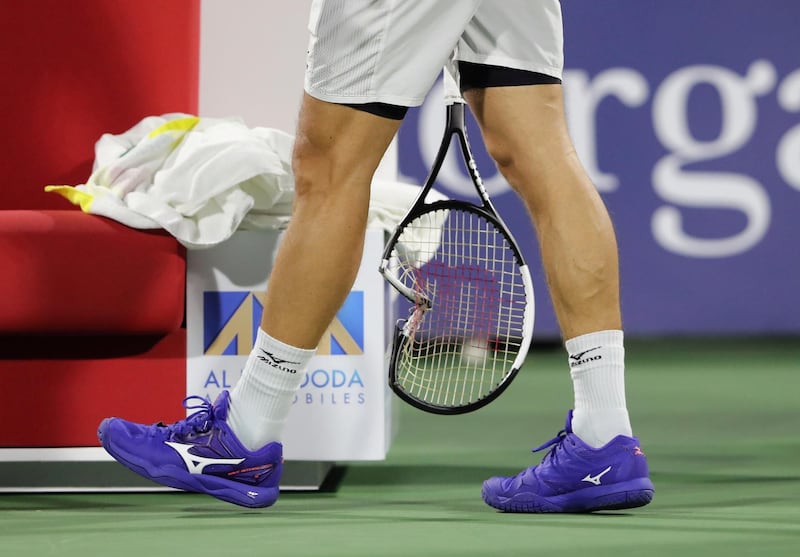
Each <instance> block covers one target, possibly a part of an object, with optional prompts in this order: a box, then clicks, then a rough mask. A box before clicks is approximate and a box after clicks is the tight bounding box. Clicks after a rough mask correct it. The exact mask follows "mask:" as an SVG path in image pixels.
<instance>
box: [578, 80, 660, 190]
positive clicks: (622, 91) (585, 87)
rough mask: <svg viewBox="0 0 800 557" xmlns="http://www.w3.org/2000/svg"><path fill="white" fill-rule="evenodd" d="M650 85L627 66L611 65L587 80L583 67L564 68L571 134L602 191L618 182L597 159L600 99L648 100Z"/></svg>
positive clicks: (633, 103) (635, 103)
mask: <svg viewBox="0 0 800 557" xmlns="http://www.w3.org/2000/svg"><path fill="white" fill-rule="evenodd" d="M649 95H650V87H649V85H648V84H647V81H646V80H645V78H644V77H643V76H642V75H641V74H639V73H638V72H636V71H634V70H631V69H628V68H611V69H608V70H605V71H603V72H601V73H599V74H598V75H597V76H596V77H595V78H594V79H592V80H589V74H588V73H587V72H585V71H582V70H566V71H565V72H564V108H565V110H566V113H567V121H568V124H569V129H570V136H571V137H572V142H573V144H574V145H575V150H576V151H577V152H578V157H579V158H580V160H581V163H583V166H584V168H585V169H586V172H588V173H589V176H590V177H591V178H592V181H593V182H594V184H595V186H596V187H597V189H598V190H599V191H601V192H612V191H614V190H616V189H617V187H618V186H619V179H618V178H617V176H616V175H614V174H610V173H606V172H603V171H602V170H600V167H599V163H598V160H597V129H596V126H597V110H598V107H599V106H600V103H601V102H602V101H603V100H605V99H606V98H608V97H614V98H616V99H618V100H620V101H621V102H622V103H623V104H625V105H626V106H629V107H637V106H641V105H643V104H644V103H645V102H647V98H648V96H649Z"/></svg>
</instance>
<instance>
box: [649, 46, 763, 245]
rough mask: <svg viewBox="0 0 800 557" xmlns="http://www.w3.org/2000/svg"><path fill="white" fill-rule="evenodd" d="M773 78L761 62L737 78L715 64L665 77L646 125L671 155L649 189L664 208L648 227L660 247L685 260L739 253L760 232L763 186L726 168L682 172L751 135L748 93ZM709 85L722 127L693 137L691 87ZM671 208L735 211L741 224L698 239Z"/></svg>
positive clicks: (753, 113) (754, 113) (753, 114)
mask: <svg viewBox="0 0 800 557" xmlns="http://www.w3.org/2000/svg"><path fill="white" fill-rule="evenodd" d="M775 82H776V74H775V68H774V67H773V65H772V64H771V63H769V62H766V61H757V62H753V64H751V65H750V68H749V69H748V71H747V74H746V75H745V76H744V77H743V76H740V75H738V74H736V73H734V72H733V71H731V70H729V69H727V68H723V67H720V66H703V65H698V66H689V67H686V68H682V69H680V70H678V71H677V72H675V73H673V74H672V75H670V76H668V77H667V79H665V80H664V82H663V83H662V85H661V87H659V89H658V91H657V92H656V95H655V98H654V99H653V126H654V131H655V133H656V135H657V136H658V138H659V140H660V141H661V143H662V144H663V145H664V146H665V147H667V148H668V149H670V151H671V153H670V154H669V155H666V156H665V157H663V158H662V159H661V160H660V161H658V162H657V163H656V165H655V168H654V169H653V188H654V190H655V191H656V193H657V194H658V195H659V196H660V197H661V198H662V199H663V200H664V201H667V202H668V203H670V204H671V205H666V206H663V207H660V208H658V209H656V211H655V212H654V213H653V218H652V231H653V236H654V237H655V239H656V241H657V242H658V243H659V244H660V245H661V246H662V247H664V248H665V249H667V250H669V251H671V252H673V253H677V254H680V255H685V256H689V257H730V256H733V255H736V254H739V253H743V252H745V251H747V250H748V249H750V248H751V247H753V246H754V245H755V244H757V243H758V242H759V241H760V240H761V239H762V238H763V237H764V235H765V234H766V231H767V229H768V228H769V221H770V212H771V209H770V201H769V197H768V196H767V194H766V192H765V190H764V187H763V186H762V185H761V184H760V183H759V182H758V181H756V180H755V179H754V178H751V177H749V176H745V175H740V174H733V173H730V172H710V171H693V170H686V169H685V168H684V166H685V165H688V164H691V163H695V162H701V161H709V160H713V159H716V158H719V157H723V156H726V155H730V154H732V153H734V152H736V151H738V150H739V149H741V148H742V146H744V145H745V144H746V143H747V141H748V140H749V139H750V138H751V137H752V136H753V132H754V130H755V127H756V122H757V120H758V106H757V104H756V100H755V98H756V97H757V96H762V95H765V94H766V93H768V92H769V91H770V90H771V89H772V88H774V86H775ZM700 84H707V85H711V86H712V87H714V88H715V90H716V91H717V93H718V94H719V98H720V104H721V110H722V126H721V129H720V132H719V134H718V136H717V137H716V138H714V139H711V140H700V139H697V138H696V137H694V136H693V135H692V133H691V130H690V129H689V118H688V114H687V113H688V104H689V95H690V93H691V92H692V90H693V89H694V88H695V87H697V86H698V85H700ZM675 205H678V206H683V207H694V208H718V209H732V210H737V211H741V212H742V213H744V215H745V216H746V218H747V223H746V225H745V228H744V229H743V230H741V231H739V232H737V233H736V234H733V235H730V236H727V237H723V238H698V237H694V236H692V235H690V234H689V233H687V232H686V231H685V230H684V228H683V226H682V217H681V214H680V210H679V209H678V208H677V207H675Z"/></svg>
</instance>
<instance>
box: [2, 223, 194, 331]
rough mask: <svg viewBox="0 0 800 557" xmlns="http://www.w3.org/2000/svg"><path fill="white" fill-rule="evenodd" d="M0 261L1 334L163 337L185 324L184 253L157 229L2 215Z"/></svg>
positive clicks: (170, 238)
mask: <svg viewBox="0 0 800 557" xmlns="http://www.w3.org/2000/svg"><path fill="white" fill-rule="evenodd" d="M0 262H2V271H1V272H0V292H2V294H3V295H2V296H0V333H6V334H8V333H15V334H26V333H27V334H30V333H34V334H38V333H41V334H54V333H55V334H58V333H61V334H63V333H67V334H102V335H113V334H166V333H169V332H172V331H175V330H176V329H178V328H180V326H181V323H182V321H183V315H184V290H185V274H186V263H185V249H184V248H183V246H181V245H180V244H179V243H178V242H177V241H176V240H175V239H174V238H173V237H172V236H169V235H168V234H166V233H164V232H162V231H153V232H150V231H140V230H134V229H131V228H128V227H126V226H123V225H121V224H119V223H117V222H114V221H111V220H108V219H105V218H102V217H96V216H93V215H87V214H85V213H82V212H81V211H80V210H78V209H69V210H65V211H0ZM98 342H100V341H98Z"/></svg>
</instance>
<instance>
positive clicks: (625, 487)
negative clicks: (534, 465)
mask: <svg viewBox="0 0 800 557" xmlns="http://www.w3.org/2000/svg"><path fill="white" fill-rule="evenodd" d="M481 494H482V496H483V500H484V501H485V502H486V504H487V505H489V506H491V507H494V508H495V509H498V510H501V511H503V512H512V513H590V512H595V511H611V510H620V509H634V508H637V507H643V506H645V505H647V504H648V503H650V501H652V500H653V495H654V494H655V488H654V487H653V483H652V482H651V481H650V480H649V479H648V478H639V479H636V480H630V481H627V482H620V483H616V484H611V485H607V486H598V487H588V488H586V489H581V490H579V491H573V492H571V493H566V494H564V495H556V496H553V497H542V496H540V495H536V494H535V493H518V494H515V495H513V496H511V497H502V496H495V495H493V494H491V493H487V491H486V487H485V486H484V488H483V490H482V493H481Z"/></svg>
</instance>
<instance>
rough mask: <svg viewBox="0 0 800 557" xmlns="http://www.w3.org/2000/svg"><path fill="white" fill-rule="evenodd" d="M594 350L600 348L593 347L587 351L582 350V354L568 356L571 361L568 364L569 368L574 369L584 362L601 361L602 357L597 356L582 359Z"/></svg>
mask: <svg viewBox="0 0 800 557" xmlns="http://www.w3.org/2000/svg"><path fill="white" fill-rule="evenodd" d="M594 350H600V347H599V346H595V347H594V348H590V349H589V350H584V351H583V352H578V353H577V354H570V356H569V359H570V360H572V361H571V362H570V363H569V365H570V366H571V367H575V366H579V365H581V364H585V363H586V362H592V361H594V360H600V359H602V358H603V357H602V356H601V355H599V354H598V355H597V356H589V357H588V358H584V356H585V355H586V354H588V353H589V352H592V351H594Z"/></svg>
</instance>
